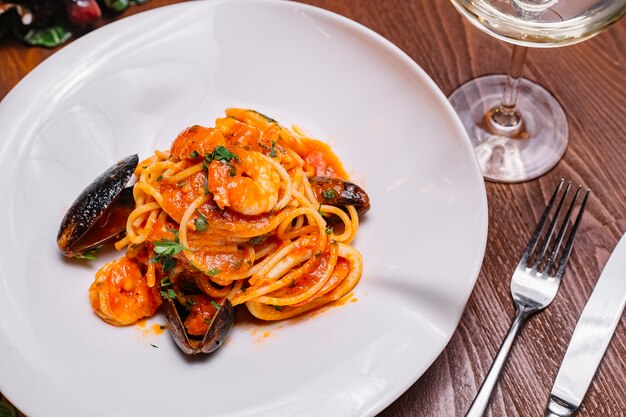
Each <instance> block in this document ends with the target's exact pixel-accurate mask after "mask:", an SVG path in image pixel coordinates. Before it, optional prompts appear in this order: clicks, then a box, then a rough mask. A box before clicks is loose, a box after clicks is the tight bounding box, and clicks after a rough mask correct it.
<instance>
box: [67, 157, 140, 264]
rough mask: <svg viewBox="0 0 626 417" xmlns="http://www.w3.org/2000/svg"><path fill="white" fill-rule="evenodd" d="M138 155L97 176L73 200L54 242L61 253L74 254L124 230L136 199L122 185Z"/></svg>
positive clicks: (130, 191) (72, 255)
mask: <svg viewBox="0 0 626 417" xmlns="http://www.w3.org/2000/svg"><path fill="white" fill-rule="evenodd" d="M138 163H139V159H138V157H137V155H130V156H127V157H126V158H124V159H122V160H121V161H119V162H118V163H116V164H115V165H113V166H112V167H111V168H109V169H107V170H106V171H105V172H104V173H103V174H102V175H100V176H99V177H98V178H96V179H95V180H94V181H93V182H92V183H91V184H90V185H89V186H88V187H87V188H85V189H84V190H83V192H82V193H80V195H79V196H78V198H76V200H75V201H74V203H72V205H71V207H70V209H69V210H68V211H67V213H65V217H63V220H62V221H61V227H60V228H59V233H58V234H57V244H58V245H59V248H60V249H61V251H62V252H63V255H65V256H69V257H77V256H81V255H83V254H84V253H85V252H87V251H89V250H91V249H93V248H95V247H97V246H99V245H101V244H103V243H104V242H105V241H107V240H108V239H110V238H112V237H113V236H115V235H117V234H118V233H120V232H121V231H123V230H124V228H125V226H126V219H127V218H128V215H129V214H130V213H131V212H132V210H133V208H134V206H135V201H134V199H133V194H132V188H127V189H125V188H124V187H125V186H126V184H128V181H129V180H130V177H131V176H132V175H133V172H134V171H135V168H136V167H137V164H138Z"/></svg>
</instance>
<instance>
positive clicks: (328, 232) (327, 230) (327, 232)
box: [324, 227, 333, 235]
mask: <svg viewBox="0 0 626 417" xmlns="http://www.w3.org/2000/svg"><path fill="white" fill-rule="evenodd" d="M324 233H326V234H327V235H331V234H332V233H333V228H332V227H327V228H326V230H324Z"/></svg>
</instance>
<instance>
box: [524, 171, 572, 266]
mask: <svg viewBox="0 0 626 417" xmlns="http://www.w3.org/2000/svg"><path fill="white" fill-rule="evenodd" d="M564 182H565V180H564V179H561V181H560V182H559V184H558V185H557V186H556V189H555V190H554V193H552V197H550V201H549V202H548V205H546V209H545V210H544V211H543V214H542V215H541V219H540V220H539V223H537V227H536V228H535V230H534V231H533V234H532V235H531V236H530V240H529V241H528V245H526V249H524V253H522V258H521V259H520V261H519V265H524V266H525V265H526V260H527V259H528V257H529V256H530V254H531V253H532V252H533V251H534V250H535V246H536V245H537V240H538V239H539V236H540V235H541V231H542V230H543V226H544V225H545V223H546V220H547V219H548V215H549V214H550V210H552V204H553V203H554V200H556V196H557V195H558V194H559V191H561V187H562V186H563V183H564Z"/></svg>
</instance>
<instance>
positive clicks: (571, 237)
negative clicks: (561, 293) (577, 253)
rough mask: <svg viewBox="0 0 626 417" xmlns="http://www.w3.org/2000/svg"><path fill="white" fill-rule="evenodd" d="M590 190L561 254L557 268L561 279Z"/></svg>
mask: <svg viewBox="0 0 626 417" xmlns="http://www.w3.org/2000/svg"><path fill="white" fill-rule="evenodd" d="M590 192H591V190H590V189H587V192H586V193H585V197H583V202H582V203H581V204H580V208H579V209H578V215H577V216H576V221H575V222H574V226H572V230H571V231H570V232H569V236H568V237H567V243H566V244H565V249H563V255H562V256H561V261H560V262H559V269H557V271H556V275H555V277H556V278H557V279H560V278H561V277H562V276H563V272H564V271H565V265H567V260H568V259H569V255H570V253H572V247H573V246H574V237H576V231H577V230H578V225H579V224H580V221H581V219H582V217H583V213H584V212H585V207H586V206H587V199H588V198H589V193H590Z"/></svg>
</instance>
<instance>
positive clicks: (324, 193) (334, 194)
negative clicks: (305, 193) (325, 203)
mask: <svg viewBox="0 0 626 417" xmlns="http://www.w3.org/2000/svg"><path fill="white" fill-rule="evenodd" d="M322 196H323V197H324V198H325V199H327V200H330V199H332V198H335V197H337V191H335V190H333V189H332V188H329V189H328V190H324V191H322Z"/></svg>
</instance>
